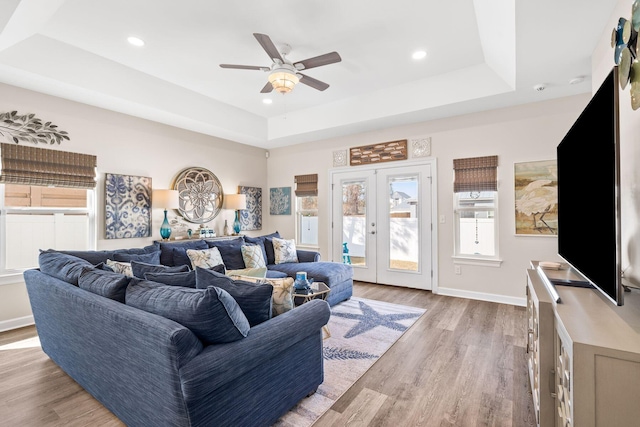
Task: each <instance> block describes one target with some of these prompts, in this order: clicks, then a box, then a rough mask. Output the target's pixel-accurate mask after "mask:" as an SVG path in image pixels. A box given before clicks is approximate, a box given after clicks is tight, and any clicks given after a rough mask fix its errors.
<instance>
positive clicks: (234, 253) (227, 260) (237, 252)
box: [207, 237, 245, 270]
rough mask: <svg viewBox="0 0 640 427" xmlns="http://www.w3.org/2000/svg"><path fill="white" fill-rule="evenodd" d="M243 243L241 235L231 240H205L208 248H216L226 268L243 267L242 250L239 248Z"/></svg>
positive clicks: (235, 268) (236, 268)
mask: <svg viewBox="0 0 640 427" xmlns="http://www.w3.org/2000/svg"><path fill="white" fill-rule="evenodd" d="M244 244H245V241H244V238H243V237H239V238H237V239H231V240H207V245H209V247H210V248H218V250H219V251H220V255H221V256H222V260H223V261H224V265H225V267H227V269H228V270H238V269H240V268H245V265H244V259H243V258H242V250H241V249H240V248H241V247H242V245H244Z"/></svg>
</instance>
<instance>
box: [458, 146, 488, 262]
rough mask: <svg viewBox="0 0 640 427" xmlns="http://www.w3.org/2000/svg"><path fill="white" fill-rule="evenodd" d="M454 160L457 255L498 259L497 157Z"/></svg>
mask: <svg viewBox="0 0 640 427" xmlns="http://www.w3.org/2000/svg"><path fill="white" fill-rule="evenodd" d="M453 162H454V215H455V221H454V223H455V226H454V229H455V245H454V246H455V256H456V257H461V258H475V259H487V260H495V259H498V209H497V204H498V191H497V190H498V187H497V186H498V180H497V168H498V157H497V156H488V157H473V158H466V159H456V160H454V161H453Z"/></svg>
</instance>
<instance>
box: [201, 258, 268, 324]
mask: <svg viewBox="0 0 640 427" xmlns="http://www.w3.org/2000/svg"><path fill="white" fill-rule="evenodd" d="M209 286H216V287H218V288H221V289H224V290H225V291H227V292H229V294H230V295H231V296H232V297H233V298H234V299H235V300H236V302H237V303H238V305H239V306H240V308H241V309H242V312H243V313H244V315H245V316H246V317H247V320H249V324H250V325H251V326H252V327H253V326H255V325H258V324H260V323H262V322H264V321H266V320H269V319H270V318H271V300H272V296H273V286H271V285H270V284H256V283H251V282H246V281H242V280H233V279H232V278H230V277H227V276H225V275H224V274H220V273H218V272H215V271H212V270H205V269H203V268H199V267H198V268H196V287H197V288H199V289H202V288H207V287H209Z"/></svg>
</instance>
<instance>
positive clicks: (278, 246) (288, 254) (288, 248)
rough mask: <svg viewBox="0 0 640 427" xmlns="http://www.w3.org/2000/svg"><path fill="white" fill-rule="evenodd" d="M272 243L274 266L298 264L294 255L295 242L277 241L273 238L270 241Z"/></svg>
mask: <svg viewBox="0 0 640 427" xmlns="http://www.w3.org/2000/svg"><path fill="white" fill-rule="evenodd" d="M271 240H272V242H273V254H274V258H275V259H274V261H275V264H285V263H288V262H298V255H297V254H296V241H295V240H293V239H290V240H287V239H278V238H277V237H274V238H272V239H271Z"/></svg>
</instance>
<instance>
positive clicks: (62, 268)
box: [38, 250, 93, 286]
mask: <svg viewBox="0 0 640 427" xmlns="http://www.w3.org/2000/svg"><path fill="white" fill-rule="evenodd" d="M38 264H39V266H40V271H42V272H43V273H45V274H48V275H49V276H53V277H55V278H56V279H60V280H64V281H65V282H67V283H70V284H72V285H75V286H78V278H79V277H80V274H81V273H82V268H83V267H93V264H91V263H90V262H89V261H87V260H84V259H82V258H78V257H76V256H73V255H67V254H63V253H62V252H58V251H54V250H48V251H40V255H39V256H38Z"/></svg>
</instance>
